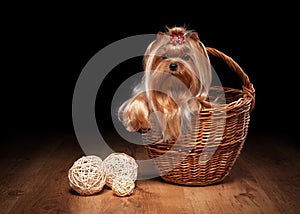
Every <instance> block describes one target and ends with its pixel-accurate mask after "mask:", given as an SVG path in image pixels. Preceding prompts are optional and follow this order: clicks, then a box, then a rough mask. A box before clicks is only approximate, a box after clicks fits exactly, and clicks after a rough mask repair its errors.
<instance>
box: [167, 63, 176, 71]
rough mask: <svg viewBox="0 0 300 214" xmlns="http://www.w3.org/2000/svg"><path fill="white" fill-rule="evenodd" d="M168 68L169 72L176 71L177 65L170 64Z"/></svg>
mask: <svg viewBox="0 0 300 214" xmlns="http://www.w3.org/2000/svg"><path fill="white" fill-rule="evenodd" d="M169 68H170V70H171V71H176V70H177V64H176V63H171V64H170V65H169Z"/></svg>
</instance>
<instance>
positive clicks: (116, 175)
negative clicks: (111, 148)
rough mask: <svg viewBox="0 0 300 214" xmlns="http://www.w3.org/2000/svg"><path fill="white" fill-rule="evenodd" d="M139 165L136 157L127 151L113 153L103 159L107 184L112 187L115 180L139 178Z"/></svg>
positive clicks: (134, 179)
mask: <svg viewBox="0 0 300 214" xmlns="http://www.w3.org/2000/svg"><path fill="white" fill-rule="evenodd" d="M137 168H138V165H137V163H136V161H135V159H134V158H133V157H131V156H129V155H127V154H125V153H111V154H110V155H109V156H107V157H106V158H105V159H104V160H103V170H104V172H105V174H106V185H107V186H108V187H110V188H112V185H113V182H114V180H121V181H122V180H128V179H130V180H132V181H133V182H135V181H136V179H137Z"/></svg>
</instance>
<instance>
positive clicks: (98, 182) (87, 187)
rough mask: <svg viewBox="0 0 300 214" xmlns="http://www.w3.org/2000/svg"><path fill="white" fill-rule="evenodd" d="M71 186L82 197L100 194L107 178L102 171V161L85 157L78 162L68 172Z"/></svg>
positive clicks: (98, 158)
mask: <svg viewBox="0 0 300 214" xmlns="http://www.w3.org/2000/svg"><path fill="white" fill-rule="evenodd" d="M68 178H69V185H70V187H71V188H72V189H74V190H75V191H76V192H78V193H79V194H80V195H92V194H95V193H98V192H100V191H101V190H102V189H103V187H104V185H105V179H106V176H105V174H104V172H103V170H102V159H101V158H100V157H97V156H93V155H90V156H83V157H81V158H79V159H78V160H76V161H75V162H74V164H73V165H72V167H71V168H70V169H69V172H68Z"/></svg>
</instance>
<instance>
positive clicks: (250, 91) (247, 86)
mask: <svg viewBox="0 0 300 214" xmlns="http://www.w3.org/2000/svg"><path fill="white" fill-rule="evenodd" d="M206 50H207V52H208V53H209V54H212V55H213V56H216V57H219V58H221V59H223V60H224V61H225V62H226V64H227V65H228V66H229V67H230V68H231V69H232V70H234V71H235V72H236V73H237V74H238V75H239V76H240V78H241V79H242V81H243V86H242V87H243V91H244V92H245V94H244V98H245V97H246V96H249V97H250V98H251V99H252V103H251V109H250V111H251V110H252V109H253V108H254V105H255V90H254V87H253V84H252V83H251V82H250V80H249V77H248V75H247V74H246V73H245V72H244V71H243V69H242V68H241V67H240V66H239V65H238V64H237V63H236V62H235V61H234V60H233V59H232V58H231V57H229V56H227V55H226V54H224V53H223V52H221V51H219V50H217V49H215V48H211V47H206Z"/></svg>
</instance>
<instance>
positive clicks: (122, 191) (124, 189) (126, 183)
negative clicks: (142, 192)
mask: <svg viewBox="0 0 300 214" xmlns="http://www.w3.org/2000/svg"><path fill="white" fill-rule="evenodd" d="M134 187H135V183H134V181H132V180H131V179H125V180H119V179H115V180H114V181H113V183H112V191H113V193H114V194H115V195H117V196H128V195H131V194H132V193H133V190H134Z"/></svg>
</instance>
